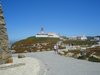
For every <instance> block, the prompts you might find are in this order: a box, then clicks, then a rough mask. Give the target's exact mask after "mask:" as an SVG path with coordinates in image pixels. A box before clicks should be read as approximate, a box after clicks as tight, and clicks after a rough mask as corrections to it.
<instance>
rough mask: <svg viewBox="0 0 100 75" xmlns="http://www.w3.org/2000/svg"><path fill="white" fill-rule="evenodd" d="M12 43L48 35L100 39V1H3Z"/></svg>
mask: <svg viewBox="0 0 100 75" xmlns="http://www.w3.org/2000/svg"><path fill="white" fill-rule="evenodd" d="M2 6H3V11H4V16H5V20H6V24H7V31H8V35H9V39H10V40H19V39H23V38H26V37H29V36H34V35H35V34H37V33H38V32H39V30H40V28H41V27H42V26H43V27H44V28H45V31H46V32H56V33H58V34H61V35H66V36H76V35H100V0H2Z"/></svg>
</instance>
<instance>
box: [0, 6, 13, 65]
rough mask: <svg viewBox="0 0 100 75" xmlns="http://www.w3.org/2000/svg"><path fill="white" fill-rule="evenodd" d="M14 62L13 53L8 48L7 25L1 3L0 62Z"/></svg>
mask: <svg viewBox="0 0 100 75" xmlns="http://www.w3.org/2000/svg"><path fill="white" fill-rule="evenodd" d="M9 62H12V59H11V53H10V51H9V50H8V35H7V30H6V27H5V21H4V16H3V11H2V8H1V5H0V64H5V63H9Z"/></svg>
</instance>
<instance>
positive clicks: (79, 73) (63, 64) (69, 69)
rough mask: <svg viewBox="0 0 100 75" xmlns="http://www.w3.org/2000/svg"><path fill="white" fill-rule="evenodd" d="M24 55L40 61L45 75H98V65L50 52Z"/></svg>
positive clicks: (99, 65)
mask: <svg viewBox="0 0 100 75" xmlns="http://www.w3.org/2000/svg"><path fill="white" fill-rule="evenodd" d="M26 55H27V56H30V57H35V58H37V59H40V60H41V61H42V62H43V63H44V64H45V65H46V67H47V75H100V63H93V62H88V61H85V60H77V59H73V58H70V57H64V56H60V55H57V54H55V53H54V52H52V51H49V52H36V53H27V54H26Z"/></svg>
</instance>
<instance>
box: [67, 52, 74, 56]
mask: <svg viewBox="0 0 100 75" xmlns="http://www.w3.org/2000/svg"><path fill="white" fill-rule="evenodd" d="M66 56H68V57H73V56H74V53H71V52H69V53H67V54H66Z"/></svg>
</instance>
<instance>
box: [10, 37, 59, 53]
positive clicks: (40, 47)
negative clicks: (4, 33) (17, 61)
mask: <svg viewBox="0 0 100 75" xmlns="http://www.w3.org/2000/svg"><path fill="white" fill-rule="evenodd" d="M59 40H60V39H59V38H36V37H34V36H33V37H29V38H26V39H23V40H20V41H17V42H15V43H14V44H13V45H12V46H11V49H12V50H15V51H16V52H17V53H21V52H36V51H44V50H52V49H53V46H54V44H56V43H57V42H58V41H59Z"/></svg>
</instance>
